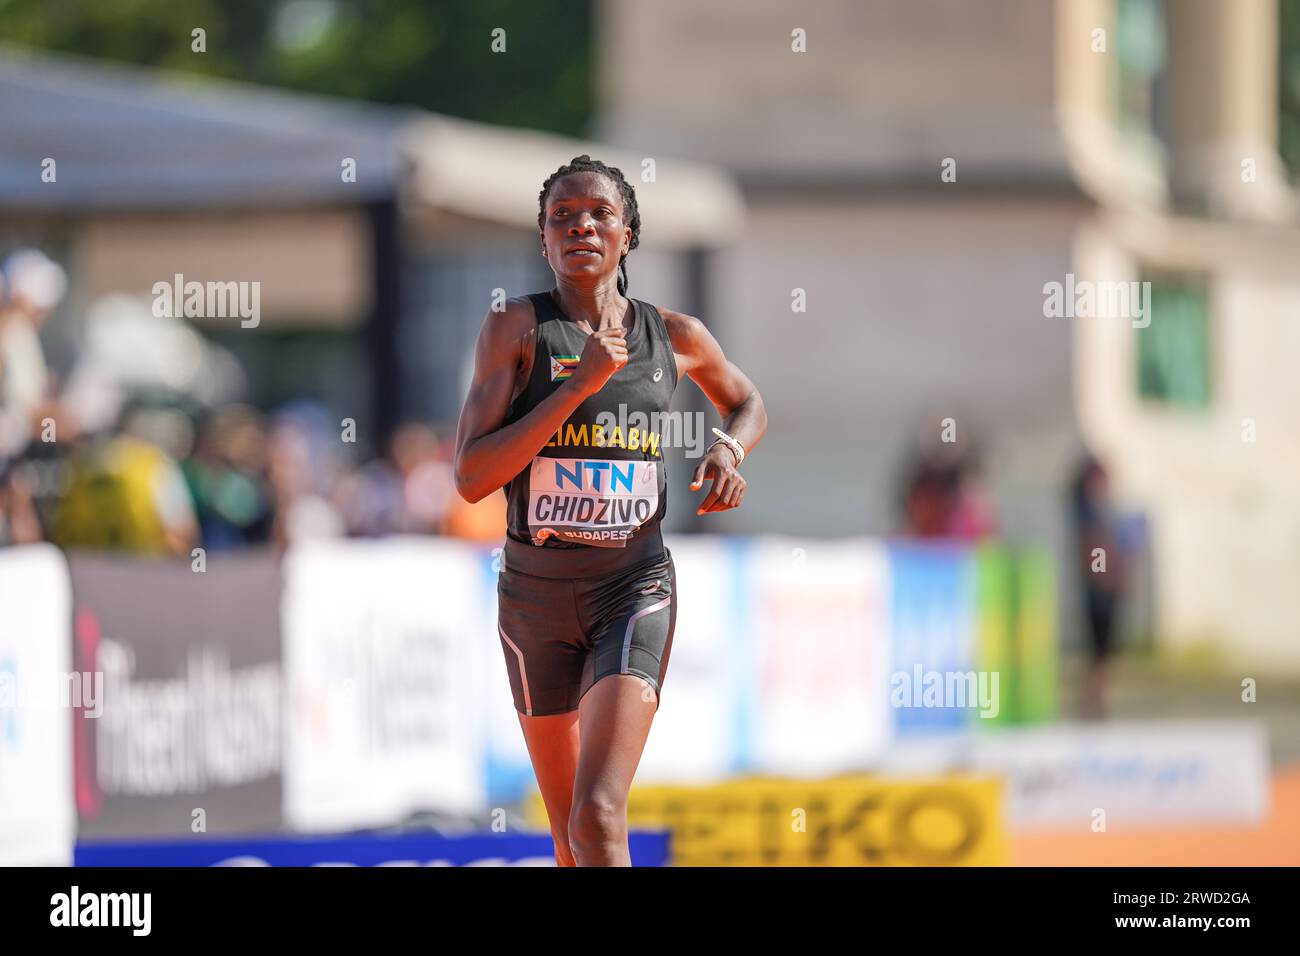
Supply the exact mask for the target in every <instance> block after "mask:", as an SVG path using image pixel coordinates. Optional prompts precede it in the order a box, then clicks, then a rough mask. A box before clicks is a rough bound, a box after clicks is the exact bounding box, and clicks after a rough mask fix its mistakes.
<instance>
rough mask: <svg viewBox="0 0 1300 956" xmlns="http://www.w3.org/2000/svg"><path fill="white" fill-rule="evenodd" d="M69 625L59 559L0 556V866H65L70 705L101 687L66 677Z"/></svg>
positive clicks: (42, 552)
mask: <svg viewBox="0 0 1300 956" xmlns="http://www.w3.org/2000/svg"><path fill="white" fill-rule="evenodd" d="M71 621H72V595H71V591H70V588H69V582H68V566H67V563H66V562H65V561H64V559H63V555H62V554H61V553H60V552H59V551H58V550H57V549H56V548H54V547H53V546H51V545H44V544H37V545H25V546H23V547H17V548H5V549H3V550H0V866H66V865H67V864H68V863H70V862H71V861H72V843H73V840H74V838H75V836H76V825H77V817H76V808H75V806H74V804H73V801H72V734H71V730H72V708H73V707H74V706H76V705H77V704H79V703H84V704H88V705H89V706H90V707H91V709H92V711H93V709H94V708H96V707H97V706H99V704H100V703H101V702H102V701H101V699H100V694H101V693H102V683H103V682H102V681H100V682H99V683H98V686H97V684H96V682H95V680H94V677H93V675H89V674H80V673H74V672H73V670H72V637H71Z"/></svg>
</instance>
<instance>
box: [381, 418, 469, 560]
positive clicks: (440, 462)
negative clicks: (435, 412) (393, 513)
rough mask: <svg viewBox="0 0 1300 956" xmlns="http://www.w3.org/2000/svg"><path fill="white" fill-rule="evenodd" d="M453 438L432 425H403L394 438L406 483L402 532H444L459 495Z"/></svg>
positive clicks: (394, 454)
mask: <svg viewBox="0 0 1300 956" xmlns="http://www.w3.org/2000/svg"><path fill="white" fill-rule="evenodd" d="M452 443H453V439H452V438H451V436H450V435H447V434H441V433H439V431H438V430H437V429H434V428H430V427H429V426H428V425H423V424H419V423H410V424H407V425H403V426H402V427H401V428H399V429H398V430H397V433H396V434H395V435H394V436H393V442H392V457H393V463H394V464H395V465H396V467H397V473H398V475H400V476H401V479H402V530H403V531H406V532H408V533H414V534H436V533H438V532H440V531H442V530H443V525H444V522H445V521H446V517H447V511H448V508H449V507H450V506H451V504H452V500H453V499H455V498H459V497H460V496H459V495H458V494H456V478H455V472H454V470H453V467H452V459H453V458H454V451H453V448H452Z"/></svg>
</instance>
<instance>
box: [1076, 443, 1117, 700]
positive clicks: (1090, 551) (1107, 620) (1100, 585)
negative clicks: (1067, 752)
mask: <svg viewBox="0 0 1300 956" xmlns="http://www.w3.org/2000/svg"><path fill="white" fill-rule="evenodd" d="M1071 504H1072V516H1073V519H1074V529H1075V536H1076V544H1077V548H1078V550H1077V552H1076V562H1075V570H1076V573H1077V574H1078V580H1079V583H1080V590H1081V592H1082V594H1083V599H1084V607H1085V610H1086V614H1087V630H1088V672H1087V675H1086V677H1085V683H1084V692H1083V715H1084V716H1085V717H1087V718H1092V719H1097V718H1101V717H1104V716H1105V715H1106V689H1107V671H1108V662H1109V659H1110V657H1111V653H1112V651H1113V649H1114V635H1115V620H1116V618H1117V616H1118V614H1119V610H1120V608H1121V606H1122V604H1123V599H1124V592H1125V590H1126V578H1127V570H1126V568H1125V564H1124V556H1123V553H1122V549H1121V547H1120V538H1119V534H1118V532H1119V525H1118V523H1117V521H1116V519H1115V515H1114V512H1113V510H1112V508H1111V502H1110V487H1109V482H1108V479H1107V475H1106V469H1105V468H1104V467H1103V466H1102V464H1101V462H1100V461H1098V460H1097V459H1096V458H1094V457H1093V456H1092V455H1091V454H1085V456H1084V459H1083V461H1082V462H1081V463H1080V465H1079V468H1078V471H1077V472H1076V474H1075V477H1074V482H1073V487H1072V501H1071Z"/></svg>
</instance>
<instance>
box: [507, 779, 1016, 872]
mask: <svg viewBox="0 0 1300 956" xmlns="http://www.w3.org/2000/svg"><path fill="white" fill-rule="evenodd" d="M1001 806H1002V783H1001V781H1000V780H998V779H996V778H982V777H965V776H961V777H936V778H933V779H911V778H909V779H906V780H881V779H880V778H874V777H847V778H837V779H835V780H826V781H800V780H763V779H756V780H743V781H736V782H733V783H726V784H720V785H716V786H701V787H633V788H632V792H631V794H630V795H629V798H628V824H629V826H631V827H648V828H667V829H669V830H670V831H671V832H672V848H673V863H674V864H675V865H677V866H1001V865H1004V864H1005V862H1006V857H1007V833H1006V825H1005V822H1004V821H1003V819H1002V812H1001ZM530 815H531V816H532V818H533V819H534V821H535V822H537V823H538V824H539V825H540V826H542V827H546V809H545V807H544V806H543V805H542V803H541V798H540V797H537V798H536V800H535V806H532V807H530ZM805 817H806V819H807V827H806V828H801V827H796V826H793V825H792V822H791V821H792V820H794V819H796V818H799V819H802V818H805Z"/></svg>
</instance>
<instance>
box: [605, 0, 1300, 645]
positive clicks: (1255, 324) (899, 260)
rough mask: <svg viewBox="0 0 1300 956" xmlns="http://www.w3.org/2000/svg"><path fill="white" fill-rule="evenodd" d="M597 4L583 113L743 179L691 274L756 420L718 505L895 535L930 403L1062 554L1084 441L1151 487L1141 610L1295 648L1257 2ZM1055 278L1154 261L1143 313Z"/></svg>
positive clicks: (1279, 172) (1123, 274) (1295, 326)
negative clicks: (1106, 314) (1068, 294)
mask: <svg viewBox="0 0 1300 956" xmlns="http://www.w3.org/2000/svg"><path fill="white" fill-rule="evenodd" d="M600 12H601V16H602V27H601V31H600V36H601V38H602V40H601V51H600V52H601V56H600V62H601V64H602V67H601V70H602V75H601V77H600V81H599V83H598V89H600V90H601V91H602V92H603V93H604V94H605V100H604V103H603V109H602V113H601V116H600V121H599V123H598V125H597V133H598V135H599V136H601V137H602V138H607V139H609V140H610V141H611V142H614V143H616V144H618V145H619V146H623V147H627V148H629V149H634V150H640V151H643V152H644V153H646V154H647V155H655V154H656V153H657V152H658V151H660V150H662V151H666V152H671V153H675V154H680V155H683V156H686V157H689V158H691V159H696V160H700V161H704V162H709V163H714V164H717V165H720V166H722V167H724V168H726V169H727V170H729V171H731V172H732V173H733V174H734V175H735V176H736V177H737V179H738V181H739V182H740V183H741V186H742V188H743V191H744V197H745V202H746V204H747V206H748V225H747V228H746V230H745V232H744V234H743V235H742V236H741V237H740V239H739V240H738V241H737V242H735V243H733V244H730V245H728V246H726V247H725V248H723V249H722V250H720V251H719V252H718V253H717V255H716V262H715V263H714V265H715V267H714V268H711V269H709V270H708V273H707V274H708V276H709V282H708V284H707V287H706V290H705V295H704V299H705V301H706V302H707V315H706V318H707V320H708V321H709V323H710V324H711V325H712V326H713V327H714V328H715V330H716V331H717V332H718V334H719V337H720V338H721V339H722V340H723V341H724V343H725V346H726V348H727V351H728V354H729V356H730V357H731V358H733V359H734V360H735V361H736V362H737V363H738V364H739V365H740V366H741V367H742V368H744V369H745V370H746V371H748V372H749V373H750V374H751V375H752V377H753V378H754V379H755V381H756V382H757V383H758V384H759V385H760V387H761V388H762V391H763V394H764V397H765V399H766V401H767V405H768V409H769V413H770V416H771V428H770V432H769V434H768V437H767V438H766V440H765V442H764V447H763V449H762V451H761V452H760V453H758V454H755V455H754V457H753V458H752V459H751V460H747V461H746V465H745V471H746V474H747V476H748V477H749V480H750V489H749V492H748V494H747V496H746V499H745V507H744V508H742V509H740V510H739V511H737V512H735V513H734V514H728V515H725V516H721V517H720V518H718V519H714V520H715V523H716V526H722V525H728V526H729V527H730V528H732V529H735V530H746V531H758V530H782V531H790V532H803V531H807V532H815V533H825V534H834V533H837V532H842V531H843V530H844V529H846V528H852V529H864V528H865V529H867V530H870V531H873V532H884V531H887V530H889V529H890V528H891V527H892V526H893V524H894V518H893V505H894V494H893V488H894V478H895V474H896V470H897V468H898V467H899V462H900V459H901V458H902V456H903V455H904V452H905V449H906V448H907V446H908V445H909V443H910V442H911V440H912V436H913V435H914V434H915V432H916V430H917V428H918V427H921V428H922V429H924V430H926V431H929V432H935V431H937V430H938V429H939V427H940V422H941V420H942V419H944V418H951V419H953V420H954V422H955V423H956V429H957V437H958V441H959V442H960V441H962V440H964V437H965V436H969V435H972V434H978V435H980V436H981V437H982V438H983V439H984V444H985V456H984V461H985V465H986V470H987V473H988V478H989V480H990V482H991V484H992V486H993V489H994V491H995V493H996V496H997V499H998V501H999V504H1000V510H1001V512H1002V522H1003V527H1004V529H1005V531H1006V532H1007V533H1008V534H1009V535H1011V536H1012V537H1020V538H1031V539H1040V540H1047V541H1050V542H1053V543H1054V545H1055V547H1056V549H1057V551H1058V553H1059V554H1061V555H1062V558H1063V560H1065V559H1066V556H1067V555H1068V553H1069V552H1068V549H1069V547H1070V542H1069V538H1068V535H1067V534H1066V529H1065V528H1064V526H1063V518H1064V508H1063V502H1064V492H1063V488H1064V483H1065V480H1066V477H1067V475H1068V473H1069V470H1070V468H1071V467H1072V465H1073V463H1074V461H1075V460H1076V456H1077V454H1078V451H1079V443H1080V441H1081V440H1084V441H1086V442H1087V444H1088V445H1090V446H1092V447H1093V448H1095V450H1096V451H1097V452H1099V453H1100V454H1101V455H1102V456H1103V457H1104V458H1105V459H1106V460H1107V462H1108V463H1109V464H1110V466H1111V468H1112V471H1113V474H1114V475H1115V477H1116V484H1117V491H1118V493H1119V494H1120V496H1121V498H1122V499H1123V501H1124V503H1125V504H1126V505H1127V506H1129V507H1132V508H1135V509H1141V510H1143V511H1145V512H1146V514H1147V515H1148V516H1149V519H1150V528H1151V546H1152V550H1153V552H1154V562H1155V575H1156V578H1155V581H1154V592H1155V595H1156V600H1157V605H1156V608H1155V615H1156V616H1155V619H1154V622H1153V626H1154V630H1155V632H1156V633H1158V634H1159V635H1161V636H1162V638H1165V639H1168V640H1169V641H1170V642H1172V643H1173V644H1175V645H1181V644H1187V643H1193V642H1199V641H1202V640H1208V641H1210V642H1213V643H1216V644H1217V645H1218V646H1219V647H1221V648H1223V649H1226V650H1228V651H1229V652H1230V653H1231V654H1232V655H1234V656H1235V657H1236V658H1238V659H1241V660H1252V661H1256V662H1261V661H1269V662H1274V663H1280V662H1281V661H1283V660H1285V661H1287V662H1289V663H1291V664H1293V665H1300V642H1296V641H1295V640H1294V636H1293V634H1292V630H1293V628H1292V625H1291V622H1292V621H1294V620H1295V619H1296V618H1297V616H1300V593H1298V592H1297V591H1296V589H1295V588H1294V587H1293V586H1292V583H1293V582H1294V581H1295V580H1296V578H1297V574H1300V489H1298V488H1297V485H1296V483H1295V481H1294V475H1295V474H1296V472H1297V464H1300V462H1297V454H1298V452H1300V391H1298V390H1300V378H1298V377H1297V376H1296V375H1295V374H1294V373H1293V371H1292V370H1291V367H1292V365H1293V363H1292V362H1291V360H1290V356H1291V354H1292V353H1293V352H1294V350H1295V347H1296V346H1297V345H1300V321H1297V319H1296V315H1297V311H1298V307H1300V274H1297V273H1296V271H1295V268H1294V263H1295V262H1297V261H1300V258H1298V256H1297V253H1300V224H1298V223H1297V218H1296V213H1295V209H1296V205H1295V198H1294V196H1295V194H1294V191H1293V190H1292V188H1291V186H1290V185H1289V184H1288V182H1287V181H1286V177H1285V175H1284V171H1283V168H1282V164H1281V162H1280V160H1279V158H1278V153H1277V122H1278V109H1277V105H1278V85H1279V71H1278V45H1279V32H1278V5H1277V3H1276V2H1275V0H1241V2H1234V3H1230V4H1229V3H1220V2H1218V0H1178V2H1177V3H1174V2H1168V3H1165V2H1161V0H1057V2H1043V0H989V2H981V3H970V2H966V0H870V2H859V0H835V2H826V3H819V4H811V5H806V6H801V7H792V6H791V5H790V4H788V3H783V2H780V0H743V2H742V0H720V2H715V3H708V4H700V3H695V2H690V0H665V2H663V3H656V4H653V5H648V4H639V3H635V2H633V0H607V2H605V3H604V4H603V5H602V6H601V8H600ZM801 49H802V51H803V52H800V50H801ZM666 50H670V51H671V57H668V56H667V55H666V54H665V52H664V51H666ZM669 59H671V64H672V65H671V68H670V67H668V66H667V62H668V60H669ZM945 174H946V175H945ZM1072 279H1077V280H1088V281H1090V282H1094V283H1101V282H1108V281H1109V282H1129V281H1140V282H1141V281H1150V282H1151V283H1152V285H1151V286H1150V290H1151V293H1150V299H1149V301H1150V302H1152V303H1153V305H1154V316H1155V321H1154V322H1152V323H1151V324H1150V325H1148V326H1146V327H1137V326H1138V324H1139V323H1138V322H1137V321H1130V320H1129V318H1126V317H1125V316H1124V315H1120V316H1119V317H1111V318H1102V317H1093V318H1086V317H1069V316H1060V317H1053V316H1052V315H1051V314H1049V313H1050V309H1049V308H1048V306H1047V304H1046V300H1047V298H1048V288H1049V286H1048V284H1049V283H1058V284H1060V285H1062V286H1065V285H1066V283H1067V282H1071V285H1072V284H1073V283H1072V281H1071V280H1072ZM796 290H805V291H806V295H807V309H806V311H804V312H799V311H795V310H794V309H793V308H792V302H793V301H794V297H795V296H796V295H797V292H796ZM1070 315H1073V313H1070ZM1252 423H1253V425H1252ZM1252 429H1253V430H1252ZM1064 597H1065V601H1064V605H1063V606H1064V610H1065V613H1064V615H1063V620H1062V623H1063V625H1065V628H1066V631H1067V633H1073V634H1077V624H1076V618H1077V615H1074V614H1073V613H1072V610H1073V608H1074V607H1076V606H1077V595H1072V594H1069V593H1067V594H1066V595H1064Z"/></svg>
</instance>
